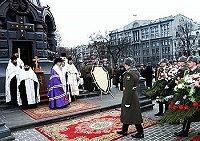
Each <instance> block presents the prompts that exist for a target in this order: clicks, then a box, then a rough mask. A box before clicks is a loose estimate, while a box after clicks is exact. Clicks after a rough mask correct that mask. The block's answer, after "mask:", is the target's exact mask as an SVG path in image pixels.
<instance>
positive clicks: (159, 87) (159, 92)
mask: <svg viewBox="0 0 200 141" xmlns="http://www.w3.org/2000/svg"><path fill="white" fill-rule="evenodd" d="M166 85H167V81H166V80H165V79H161V80H157V81H156V82H155V83H154V84H153V86H152V87H151V88H148V89H145V90H143V94H144V95H145V96H146V97H147V98H149V99H151V100H155V99H156V97H157V96H166V90H165V86H166Z"/></svg>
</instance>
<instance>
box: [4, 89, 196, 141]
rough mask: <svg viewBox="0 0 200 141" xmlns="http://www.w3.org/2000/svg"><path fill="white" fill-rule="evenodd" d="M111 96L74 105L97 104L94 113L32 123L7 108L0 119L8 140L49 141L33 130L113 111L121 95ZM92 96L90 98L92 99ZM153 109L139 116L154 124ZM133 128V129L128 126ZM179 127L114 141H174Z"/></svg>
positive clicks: (156, 127) (155, 108) (114, 91)
mask: <svg viewBox="0 0 200 141" xmlns="http://www.w3.org/2000/svg"><path fill="white" fill-rule="evenodd" d="M111 92H112V95H113V96H114V98H113V97H112V96H111V95H110V94H108V95H103V97H102V99H101V97H100V96H99V94H97V93H91V97H84V98H81V99H78V101H85V102H90V103H94V104H98V105H99V106H100V107H98V108H95V109H89V110H85V111H80V112H75V113H70V114H66V115H60V116H56V117H51V118H46V119H41V120H35V119H32V118H31V117H29V116H28V115H26V114H25V113H24V112H23V111H22V110H21V109H20V108H18V107H15V108H14V107H10V108H0V110H1V114H0V119H1V120H2V121H3V122H4V123H5V124H6V126H7V127H8V128H9V129H10V130H11V134H12V136H13V137H14V138H15V139H14V141H49V140H48V139H47V138H46V137H44V136H43V135H42V134H40V133H39V132H38V131H36V130H35V127H37V126H41V125H44V124H50V123H54V122H59V121H63V120H69V119H72V118H76V117H77V116H84V115H87V114H91V113H94V112H99V111H100V112H101V111H104V110H108V109H113V108H117V107H120V103H121V98H122V92H121V91H119V90H118V89H117V88H114V87H113V88H112V89H111ZM92 95H94V96H92ZM153 104H155V105H154V106H153V109H151V110H148V111H145V110H143V112H142V115H143V116H146V117H149V118H152V119H154V120H159V118H160V117H157V116H154V114H155V113H157V112H158V104H156V103H155V102H154V101H153ZM131 126H134V125H131ZM181 128H182V124H176V125H169V124H166V125H163V126H161V125H159V124H156V125H154V126H151V127H148V128H146V129H144V135H145V137H144V138H143V139H133V138H132V137H131V134H129V135H128V136H125V137H123V138H121V139H118V141H131V140H137V141H174V140H175V139H176V137H175V136H174V132H176V131H179V130H181ZM192 129H195V133H198V132H199V131H200V123H199V122H193V123H192V124H191V128H190V130H192Z"/></svg>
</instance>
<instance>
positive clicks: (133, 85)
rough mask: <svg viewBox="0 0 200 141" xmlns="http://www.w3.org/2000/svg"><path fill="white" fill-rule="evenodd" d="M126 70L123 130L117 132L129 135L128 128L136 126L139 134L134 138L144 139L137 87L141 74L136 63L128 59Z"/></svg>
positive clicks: (126, 60)
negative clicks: (132, 125)
mask: <svg viewBox="0 0 200 141" xmlns="http://www.w3.org/2000/svg"><path fill="white" fill-rule="evenodd" d="M124 67H125V69H126V72H125V75H124V79H123V86H124V87H123V89H124V90H123V98H122V104H121V116H120V119H121V122H122V123H123V126H122V130H121V131H117V133H118V134H120V135H124V136H126V135H127V131H128V126H129V125H131V124H135V127H136V129H137V133H136V134H134V135H132V137H133V138H144V133H143V127H142V125H141V123H142V122H143V119H142V114H141V109H140V103H139V99H138V93H137V87H138V83H139V75H140V74H139V72H138V70H137V69H136V68H135V61H134V59H133V58H131V57H128V58H126V59H125V61H124Z"/></svg>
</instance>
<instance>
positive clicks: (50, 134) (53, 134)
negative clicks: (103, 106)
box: [36, 109, 157, 141]
mask: <svg viewBox="0 0 200 141" xmlns="http://www.w3.org/2000/svg"><path fill="white" fill-rule="evenodd" d="M119 115H120V110H117V109H114V110H109V111H105V112H100V113H96V114H93V115H89V116H84V117H81V118H76V119H71V120H67V121H63V122H59V123H54V124H50V125H45V126H42V127H36V130H37V131H39V132H40V133H41V134H43V135H44V136H46V137H47V138H48V139H49V140H51V141H74V140H76V141H89V140H90V141H114V140H116V139H119V138H121V137H122V136H121V135H119V134H117V133H116V131H118V130H121V127H122V124H121V122H120V117H119ZM143 121H144V123H143V127H144V128H147V127H149V126H153V125H155V124H156V123H157V121H154V120H152V119H150V118H148V117H143ZM135 131H136V129H135V126H134V125H130V126H129V134H130V133H133V132H135Z"/></svg>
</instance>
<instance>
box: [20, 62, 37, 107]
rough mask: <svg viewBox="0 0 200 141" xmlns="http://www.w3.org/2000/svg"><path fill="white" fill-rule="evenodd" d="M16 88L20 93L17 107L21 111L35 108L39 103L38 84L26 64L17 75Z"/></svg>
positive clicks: (33, 73) (26, 63) (34, 75)
mask: <svg viewBox="0 0 200 141" xmlns="http://www.w3.org/2000/svg"><path fill="white" fill-rule="evenodd" d="M18 88H19V92H20V96H19V97H18V105H19V106H21V107H22V109H32V108H37V104H38V103H39V102H40V94H39V88H40V83H39V81H38V78H37V75H36V74H35V72H34V71H33V70H32V69H31V67H30V65H29V63H28V62H25V64H24V68H23V69H22V70H21V71H20V73H19V81H18Z"/></svg>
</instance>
